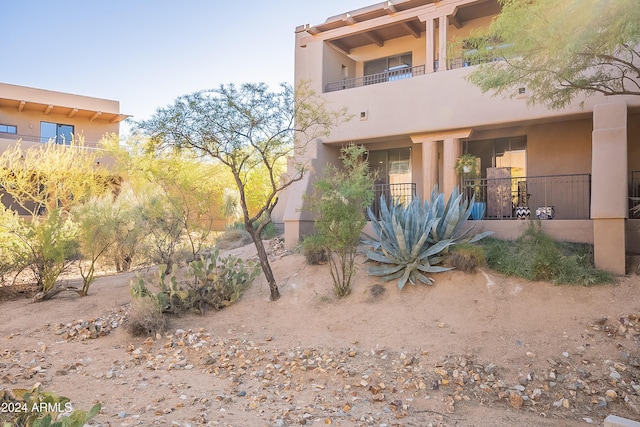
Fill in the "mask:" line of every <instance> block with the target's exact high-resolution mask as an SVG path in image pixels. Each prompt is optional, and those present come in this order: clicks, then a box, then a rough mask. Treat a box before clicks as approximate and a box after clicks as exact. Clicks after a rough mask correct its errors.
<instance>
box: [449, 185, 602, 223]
mask: <svg viewBox="0 0 640 427" xmlns="http://www.w3.org/2000/svg"><path fill="white" fill-rule="evenodd" d="M462 188H463V190H464V193H465V194H466V195H467V197H469V198H470V197H471V196H473V195H474V194H475V196H476V199H475V200H476V202H484V203H486V210H485V215H484V218H482V219H486V220H510V219H518V211H520V213H524V212H526V209H520V210H519V209H518V208H519V207H520V208H525V207H526V208H529V210H530V217H529V218H530V219H536V210H537V209H538V208H543V207H548V208H552V211H553V216H552V217H551V218H548V219H589V218H590V217H591V210H590V209H591V175H590V174H572V175H547V176H529V177H511V178H491V179H488V178H478V179H464V180H463V182H462ZM548 211H549V212H550V211H551V209H550V210H548ZM543 219H544V218H543Z"/></svg>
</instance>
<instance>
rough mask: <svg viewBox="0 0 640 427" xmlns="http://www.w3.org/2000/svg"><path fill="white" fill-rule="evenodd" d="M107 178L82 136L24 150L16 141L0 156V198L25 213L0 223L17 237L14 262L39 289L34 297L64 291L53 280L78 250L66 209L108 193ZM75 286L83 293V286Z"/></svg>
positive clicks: (52, 294) (110, 179)
mask: <svg viewBox="0 0 640 427" xmlns="http://www.w3.org/2000/svg"><path fill="white" fill-rule="evenodd" d="M112 181H113V177H112V176H111V175H110V174H109V173H108V172H107V171H106V170H104V169H103V168H102V167H101V166H98V165H97V154H96V152H95V151H93V150H89V149H87V148H86V147H84V145H83V141H82V139H81V138H79V139H78V140H76V139H74V140H73V141H72V142H71V145H69V146H63V145H58V144H52V143H49V144H41V145H37V146H33V147H29V148H26V149H25V148H23V147H22V146H21V144H20V143H18V144H16V145H14V146H11V147H9V148H8V149H7V150H5V151H4V152H3V153H2V155H0V188H2V189H3V193H4V194H3V196H4V198H3V202H4V203H6V204H7V205H8V206H9V208H10V209H12V210H18V209H20V210H22V212H21V213H22V214H23V215H24V216H27V217H29V219H28V220H26V219H25V218H17V220H16V221H11V222H3V223H1V224H0V227H3V228H4V232H5V233H10V234H11V235H12V236H14V238H16V239H17V240H18V241H19V245H18V246H17V248H19V249H20V256H19V257H18V258H19V259H20V260H21V265H19V266H17V267H18V268H24V267H26V268H29V269H31V271H32V272H33V274H34V276H35V279H36V281H37V285H38V289H39V290H40V291H42V292H41V293H40V294H39V295H38V299H48V298H51V297H52V296H54V295H55V294H57V293H58V292H60V290H64V289H60V288H59V287H58V288H56V289H54V285H55V283H56V281H57V279H58V276H59V275H60V274H61V273H62V272H63V271H64V270H65V269H66V268H67V267H68V266H69V265H70V264H71V263H72V262H73V261H74V260H75V257H76V256H77V255H78V241H77V237H78V236H77V228H76V225H75V224H74V223H73V221H72V220H71V217H70V215H69V213H70V211H71V209H72V208H73V207H74V206H78V205H81V204H83V203H85V202H86V201H87V200H89V199H90V198H91V197H92V196H99V195H102V194H105V193H108V192H109V191H110V190H111V184H112ZM25 214H26V215H25ZM72 290H75V289H72ZM76 291H77V292H78V293H80V294H81V295H85V294H86V291H87V288H86V287H85V289H84V290H82V291H78V290H76Z"/></svg>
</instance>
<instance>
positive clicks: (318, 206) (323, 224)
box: [311, 145, 374, 298]
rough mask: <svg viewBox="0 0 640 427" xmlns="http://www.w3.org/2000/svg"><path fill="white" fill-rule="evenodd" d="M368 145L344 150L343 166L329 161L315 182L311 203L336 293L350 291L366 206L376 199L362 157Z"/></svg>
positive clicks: (342, 155) (338, 294) (346, 293)
mask: <svg viewBox="0 0 640 427" xmlns="http://www.w3.org/2000/svg"><path fill="white" fill-rule="evenodd" d="M365 153H366V149H365V148H364V147H362V146H357V145H349V146H346V147H343V148H342V150H341V156H340V159H341V160H342V165H343V169H341V170H339V169H338V168H336V167H334V166H332V165H329V166H327V168H326V169H325V172H324V176H323V177H322V178H321V179H319V180H317V181H316V182H315V183H314V189H315V191H316V193H315V194H314V196H313V197H312V198H311V206H312V208H313V209H314V210H316V211H317V215H316V218H315V222H314V225H315V228H316V231H317V233H318V236H320V237H319V239H320V240H321V241H322V244H323V246H324V247H325V248H326V249H327V251H328V254H327V255H328V260H329V263H328V264H329V267H330V270H331V278H332V279H333V288H334V293H335V294H336V296H338V297H340V298H342V297H345V296H347V295H349V294H350V293H351V279H352V277H353V275H354V274H355V258H356V249H357V246H358V244H359V243H360V234H361V232H362V228H363V227H364V226H365V224H366V223H367V218H366V216H365V209H366V207H367V206H369V205H371V202H372V201H373V197H374V192H373V177H372V175H371V173H370V171H369V164H368V163H367V162H366V161H364V160H363V157H364V154H365Z"/></svg>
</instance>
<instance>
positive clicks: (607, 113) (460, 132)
mask: <svg viewBox="0 0 640 427" xmlns="http://www.w3.org/2000/svg"><path fill="white" fill-rule="evenodd" d="M499 12H500V6H499V4H498V2H497V1H496V0H442V1H438V2H434V1H433V0H395V1H385V2H382V3H377V4H374V5H371V6H368V7H365V8H362V9H358V10H354V11H350V12H346V13H342V14H340V15H336V16H334V17H331V18H328V19H327V20H326V21H325V22H324V23H322V24H318V25H313V26H310V25H304V26H300V27H298V28H297V29H296V36H295V37H296V45H295V80H296V82H300V81H309V82H310V83H311V86H312V88H313V89H314V90H315V91H316V92H317V93H322V95H323V97H324V98H325V99H326V101H327V102H328V103H329V105H330V107H332V108H336V109H337V108H341V107H347V108H348V110H349V112H350V113H351V114H352V115H353V116H354V117H353V118H352V119H351V120H350V121H348V122H346V123H343V124H341V125H340V126H338V127H337V128H335V129H333V130H332V132H331V135H330V136H329V137H327V138H322V139H318V140H315V141H313V143H312V144H311V146H309V147H307V149H306V151H305V152H304V154H303V155H301V157H300V158H299V159H297V160H298V161H308V162H310V164H311V165H312V167H313V172H312V173H310V174H308V175H307V176H306V177H305V178H304V179H303V180H302V181H300V182H298V183H296V185H294V186H292V187H291V188H290V189H289V191H288V192H287V194H285V195H283V197H282V198H281V200H283V201H284V203H283V204H282V206H281V212H280V215H281V220H282V221H283V222H284V226H285V240H286V244H287V246H289V247H290V246H293V245H295V244H296V243H297V242H298V241H299V239H300V238H301V237H302V236H303V235H304V234H307V233H309V232H311V230H312V227H313V215H312V213H311V212H309V211H308V210H307V209H305V208H304V206H303V204H304V201H303V198H302V195H303V194H305V193H309V192H311V191H313V181H314V179H315V177H316V176H317V175H318V174H320V173H322V169H323V167H324V165H325V164H326V163H328V162H333V163H337V162H338V160H337V158H338V154H339V149H340V147H341V146H342V145H344V144H347V143H351V142H354V143H357V144H363V145H365V146H366V148H367V149H368V150H369V161H370V163H371V165H372V167H373V168H374V169H376V170H377V171H378V180H379V185H378V186H377V189H378V190H379V191H380V192H385V193H387V194H391V195H394V196H407V195H408V197H419V198H420V199H424V198H428V197H429V193H430V192H431V189H432V188H433V186H434V185H436V184H437V185H438V186H439V188H440V189H441V190H442V191H444V192H445V194H449V193H450V191H451V189H452V188H453V187H454V186H459V185H461V184H462V181H461V176H460V175H459V174H458V173H456V171H455V170H454V165H455V163H456V160H457V159H458V157H460V155H461V154H463V153H470V154H473V155H475V156H477V157H478V166H479V172H480V179H478V180H474V181H473V182H471V183H469V182H468V181H465V183H466V184H470V185H468V186H467V187H466V190H465V191H471V192H476V191H477V193H476V195H477V198H478V200H479V201H481V202H483V203H484V204H485V210H484V215H483V216H482V219H479V220H477V221H474V223H475V225H476V230H493V231H494V232H495V233H496V236H497V237H503V238H515V237H517V236H518V235H519V234H520V232H521V229H522V225H523V222H522V221H517V220H515V219H516V216H517V213H522V212H523V211H524V210H526V209H524V208H528V210H529V211H530V212H531V218H532V219H533V218H534V217H535V215H536V210H537V209H538V208H545V207H549V208H551V207H553V210H554V218H553V219H552V220H544V221H541V222H542V225H543V228H544V229H545V230H546V231H548V232H549V233H550V234H552V235H554V236H555V237H556V238H558V239H562V240H568V241H577V242H586V243H591V244H594V256H595V262H596V265H597V266H599V267H601V268H604V269H607V270H610V271H612V272H615V273H624V271H625V250H627V251H637V250H638V244H637V243H636V241H637V238H636V235H635V234H636V233H637V232H636V229H637V227H636V225H635V224H634V222H635V221H631V220H629V219H628V218H629V196H630V195H634V194H636V193H637V192H638V191H640V190H639V189H640V180H639V179H638V178H640V173H639V174H638V176H636V174H635V172H634V171H638V170H640V97H632V96H616V97H604V96H593V97H590V98H588V99H587V100H586V101H585V103H584V105H583V106H582V107H581V106H580V105H579V103H578V102H576V103H575V104H573V105H571V106H569V107H568V108H565V109H563V110H559V111H557V110H550V109H548V108H546V107H544V106H536V107H529V106H527V104H526V100H527V96H528V95H527V88H526V87H522V88H520V89H519V91H518V94H517V96H516V97H515V98H513V99H506V98H502V97H494V96H491V94H482V93H481V91H480V90H479V89H478V88H477V87H475V86H473V85H472V84H470V83H469V82H467V81H466V80H465V78H464V77H465V76H466V75H467V74H468V73H469V72H470V71H471V70H472V69H473V68H474V65H472V64H470V63H469V62H468V61H467V60H466V59H465V56H464V54H465V52H464V51H463V50H461V51H459V52H450V51H449V50H448V48H447V46H448V45H449V42H450V41H451V40H453V39H455V38H464V37H466V36H468V35H469V34H470V32H471V31H472V30H473V29H475V28H478V27H485V26H487V25H489V23H490V21H491V20H492V18H494V17H495V16H496V15H497V14H498V13H499ZM471 184H472V185H471ZM518 208H522V209H520V210H519V209H518Z"/></svg>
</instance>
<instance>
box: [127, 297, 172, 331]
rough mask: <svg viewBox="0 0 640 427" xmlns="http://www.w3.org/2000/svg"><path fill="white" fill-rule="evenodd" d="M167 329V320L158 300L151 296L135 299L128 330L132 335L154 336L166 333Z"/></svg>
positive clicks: (130, 311) (130, 312) (130, 310)
mask: <svg viewBox="0 0 640 427" xmlns="http://www.w3.org/2000/svg"><path fill="white" fill-rule="evenodd" d="M165 328H166V318H165V316H164V314H163V313H162V307H160V305H159V302H158V300H157V298H153V297H152V296H151V295H144V296H138V297H136V298H133V303H132V304H131V308H130V309H129V319H128V321H127V330H128V331H129V333H130V334H131V335H133V336H134V337H136V336H150V335H151V336H153V335H155V334H157V333H162V332H164V330H165Z"/></svg>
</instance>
